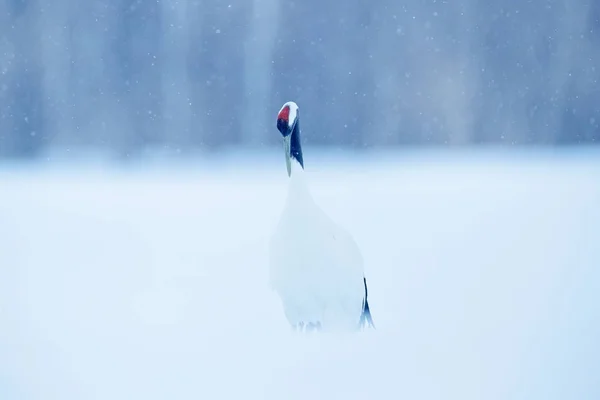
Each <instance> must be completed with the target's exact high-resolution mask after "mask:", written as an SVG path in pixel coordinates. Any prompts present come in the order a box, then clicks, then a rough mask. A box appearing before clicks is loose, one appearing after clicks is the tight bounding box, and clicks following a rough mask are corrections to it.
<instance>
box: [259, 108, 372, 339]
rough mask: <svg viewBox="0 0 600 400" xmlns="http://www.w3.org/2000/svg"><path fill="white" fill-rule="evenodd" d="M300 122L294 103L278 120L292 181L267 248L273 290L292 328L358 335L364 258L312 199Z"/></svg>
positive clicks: (363, 314) (364, 318)
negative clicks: (355, 331) (301, 146)
mask: <svg viewBox="0 0 600 400" xmlns="http://www.w3.org/2000/svg"><path fill="white" fill-rule="evenodd" d="M286 108H288V109H286ZM290 116H293V118H289V117H290ZM298 119H299V115H298V107H297V106H296V104H295V103H293V102H289V103H286V104H285V105H284V106H283V107H282V110H281V111H280V112H279V115H278V124H277V125H278V128H279V130H280V132H281V133H282V135H283V137H284V143H285V146H284V149H285V151H286V161H287V163H288V174H289V176H290V180H289V187H288V194H287V199H286V202H285V205H284V208H283V212H282V215H281V219H280V221H279V224H278V225H277V227H276V229H275V231H274V233H273V236H272V238H271V243H270V282H271V286H272V287H273V289H274V290H275V291H276V292H277V293H278V294H279V297H280V298H281V302H282V305H283V310H284V313H285V316H286V318H287V320H288V321H289V323H290V324H291V325H292V326H293V327H294V328H297V329H311V328H314V329H323V330H346V331H347V330H356V329H359V327H360V326H361V325H363V324H364V323H365V322H369V323H370V324H372V321H371V315H370V310H369V307H368V303H367V297H366V294H367V293H366V279H365V278H364V270H363V259H362V255H361V253H360V250H359V248H358V246H357V245H356V242H355V241H354V239H353V238H352V236H351V235H350V234H349V233H348V232H347V231H346V230H345V229H343V228H342V227H341V226H339V225H337V224H336V223H335V222H334V221H332V220H331V219H330V218H329V216H328V215H327V214H326V213H325V212H324V211H323V210H322V209H321V208H320V207H319V206H318V205H317V204H316V203H315V201H314V199H313V197H312V195H311V194H310V191H309V189H308V186H307V184H306V181H305V173H304V168H303V158H302V151H301V148H300V128H299V124H298Z"/></svg>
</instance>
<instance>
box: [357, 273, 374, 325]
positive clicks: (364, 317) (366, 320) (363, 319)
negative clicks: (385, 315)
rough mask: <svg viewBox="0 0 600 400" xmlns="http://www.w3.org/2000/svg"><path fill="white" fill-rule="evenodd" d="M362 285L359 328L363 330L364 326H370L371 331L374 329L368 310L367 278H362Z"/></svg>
mask: <svg viewBox="0 0 600 400" xmlns="http://www.w3.org/2000/svg"><path fill="white" fill-rule="evenodd" d="M363 283H364V285H365V300H364V301H363V309H362V314H361V315H360V327H361V328H364V327H365V326H366V325H370V326H371V327H372V328H373V329H375V324H374V323H373V317H371V310H370V309H369V300H368V295H369V291H368V289H367V278H365V277H364V276H363Z"/></svg>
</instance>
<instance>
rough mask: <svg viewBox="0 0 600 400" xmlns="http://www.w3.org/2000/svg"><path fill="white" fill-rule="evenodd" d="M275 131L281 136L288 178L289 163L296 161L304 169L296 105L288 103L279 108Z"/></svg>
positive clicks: (290, 170) (289, 171) (289, 172)
mask: <svg viewBox="0 0 600 400" xmlns="http://www.w3.org/2000/svg"><path fill="white" fill-rule="evenodd" d="M277 129H278V130H279V132H280V133H281V135H282V136H283V148H284V151H285V162H286V166H287V171H288V176H290V175H291V173H292V169H291V163H292V161H296V162H297V163H298V164H299V165H300V167H301V168H302V169H304V159H303V158H302V145H301V143H300V115H299V113H298V105H297V104H296V103H294V102H293V101H288V102H287V103H285V104H284V105H283V107H281V110H279V114H277Z"/></svg>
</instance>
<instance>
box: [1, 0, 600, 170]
mask: <svg viewBox="0 0 600 400" xmlns="http://www.w3.org/2000/svg"><path fill="white" fill-rule="evenodd" d="M599 61H600V3H599V2H597V1H592V0H528V1H523V0H504V1H501V2H482V1H477V0H457V1H441V0H426V1H422V0H404V1H395V0H377V1H368V2H367V1H361V0H345V1H343V2H340V1H331V2H324V1H317V0H303V1H279V0H243V1H242V0H229V1H225V0H178V1H175V0H173V1H160V0H157V1H150V0H89V1H85V2H83V1H79V0H3V1H1V2H0V156H2V157H28V158H31V157H36V156H38V155H40V154H41V153H44V152H47V151H50V150H52V151H69V152H72V153H73V152H74V153H76V152H77V151H78V150H83V149H86V150H88V151H89V150H95V151H102V152H108V153H110V154H117V155H121V156H126V157H131V156H135V155H136V154H138V153H140V152H141V151H144V150H148V149H153V150H157V151H161V152H165V153H172V154H174V155H177V154H181V153H185V152H189V151H195V150H202V151H211V152H212V151H219V150H220V149H223V148H227V147H233V146H243V147H242V148H248V149H249V148H257V147H261V146H266V145H271V144H275V143H276V144H277V145H279V140H278V134H277V132H276V131H275V128H274V126H275V124H274V122H273V121H274V118H275V115H276V112H277V111H278V109H279V107H280V106H281V104H283V102H285V101H288V100H294V101H296V102H297V103H298V104H299V106H300V110H301V113H302V115H303V128H304V132H305V134H304V140H305V141H306V143H308V144H311V145H323V146H335V147H341V148H352V149H357V148H358V149H360V148H371V147H377V146H388V145H396V146H401V145H408V144H410V145H427V146H432V145H436V146H437V145H442V146H445V145H472V144H484V143H492V144H501V145H523V144H534V145H563V144H582V143H584V144H587V143H597V142H598V140H600V128H599V124H600V90H599V89H600V83H599V78H600V67H599V66H598V65H599ZM238 148H239V147H238Z"/></svg>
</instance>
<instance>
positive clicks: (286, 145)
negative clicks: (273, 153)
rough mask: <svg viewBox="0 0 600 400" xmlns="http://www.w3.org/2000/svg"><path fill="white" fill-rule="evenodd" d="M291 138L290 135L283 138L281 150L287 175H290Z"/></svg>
mask: <svg viewBox="0 0 600 400" xmlns="http://www.w3.org/2000/svg"><path fill="white" fill-rule="evenodd" d="M291 140H292V135H287V136H284V138H283V151H284V152H285V166H286V167H287V173H288V176H292V155H291V154H290V147H291V145H290V142H291Z"/></svg>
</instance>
